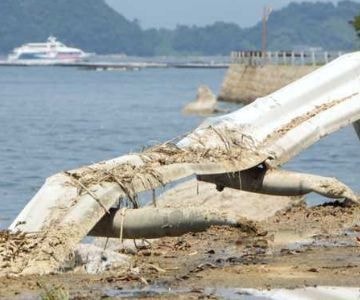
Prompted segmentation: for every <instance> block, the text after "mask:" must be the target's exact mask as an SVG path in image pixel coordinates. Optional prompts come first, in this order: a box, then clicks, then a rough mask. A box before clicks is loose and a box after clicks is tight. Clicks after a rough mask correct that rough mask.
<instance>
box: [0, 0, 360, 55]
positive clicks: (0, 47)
mask: <svg viewBox="0 0 360 300" xmlns="http://www.w3.org/2000/svg"><path fill="white" fill-rule="evenodd" d="M359 13H360V4H359V3H356V2H352V1H343V2H340V3H339V4H338V5H334V4H332V3H324V2H317V3H313V2H311V3H310V2H307V3H291V4H289V5H288V6H287V7H285V8H283V9H281V10H279V11H274V12H273V13H272V14H271V16H270V19H269V38H268V44H269V49H272V50H281V49H286V50H288V49H293V48H294V47H296V46H311V47H322V48H324V49H328V50H349V49H353V48H354V47H356V41H357V36H356V33H355V30H354V29H353V27H352V26H351V25H350V24H349V21H351V20H353V19H354V17H355V15H358V14H359ZM51 34H52V35H55V36H56V37H58V38H59V39H60V40H61V41H63V42H64V43H66V44H68V45H72V46H78V47H80V48H83V49H84V50H86V51H89V52H96V53H104V54H105V53H126V54H128V55H140V56H142V55H143V56H145V55H147V56H151V55H170V54H199V55H216V54H223V55H227V54H228V53H229V52H230V51H232V50H237V49H259V48H260V43H261V24H260V23H259V24H257V25H256V26H253V27H250V28H240V27H239V26H238V25H236V24H232V23H224V22H216V23H214V24H212V25H208V26H204V27H198V26H178V27H177V28H176V29H174V30H168V29H149V30H143V29H142V28H141V27H140V26H139V24H138V23H137V22H136V21H129V20H127V19H126V18H124V17H123V16H122V15H121V14H119V13H117V12H116V11H115V10H113V9H112V8H110V7H109V6H107V4H106V3H105V2H104V1H103V0H51V1H49V0H1V1H0V53H8V52H9V51H10V50H11V49H13V48H14V47H16V46H19V45H21V44H23V43H26V42H40V41H44V40H46V38H47V37H48V36H49V35H51Z"/></svg>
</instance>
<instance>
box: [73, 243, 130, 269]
mask: <svg viewBox="0 0 360 300" xmlns="http://www.w3.org/2000/svg"><path fill="white" fill-rule="evenodd" d="M130 261H131V260H130V258H129V257H128V256H127V255H124V254H120V253H117V252H115V251H112V250H107V249H106V250H104V249H103V248H100V247H97V246H95V245H92V244H79V245H78V246H77V247H76V249H75V267H83V268H84V270H85V271H86V273H89V274H99V273H102V272H104V271H108V270H111V269H118V268H123V269H127V268H129V267H130Z"/></svg>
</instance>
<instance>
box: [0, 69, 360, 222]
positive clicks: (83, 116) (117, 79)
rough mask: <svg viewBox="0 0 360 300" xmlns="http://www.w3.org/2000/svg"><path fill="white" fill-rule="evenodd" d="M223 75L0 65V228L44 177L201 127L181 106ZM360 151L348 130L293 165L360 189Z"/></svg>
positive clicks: (214, 86)
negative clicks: (182, 110)
mask: <svg viewBox="0 0 360 300" xmlns="http://www.w3.org/2000/svg"><path fill="white" fill-rule="evenodd" d="M224 74H225V71H224V70H190V69H184V70H179V69H149V70H142V71H138V72H95V71H82V70H77V69H70V68H69V69H68V68H51V67H49V68H46V67H44V68H42V67H35V68H5V67H3V68H0V201H1V206H0V228H4V227H6V226H8V225H9V223H10V221H11V220H12V219H13V218H14V217H15V216H16V214H17V213H18V212H19V211H20V210H21V209H22V207H23V206H24V205H25V204H26V202H27V201H28V200H29V199H30V198H31V197H32V196H33V195H34V194H35V192H36V191H37V190H38V189H39V187H40V186H41V184H42V183H43V181H44V179H45V178H46V177H47V176H49V175H51V174H53V173H56V172H58V171H61V170H66V169H70V168H75V167H78V166H81V165H84V164H89V163H92V162H97V161H99V160H104V159H109V158H112V157H115V156H119V155H121V154H124V153H126V152H129V151H137V150H140V149H141V147H142V146H144V145H149V144H155V143H158V142H160V141H165V140H167V139H170V138H173V137H175V136H178V135H180V134H183V133H185V132H187V131H189V130H190V129H192V128H194V127H196V126H197V125H198V124H199V123H200V122H201V121H202V119H201V118H198V117H186V116H183V115H182V114H181V109H182V107H183V106H184V105H185V104H186V103H188V102H189V101H191V100H193V99H194V97H195V94H196V89H197V87H198V85H200V84H207V85H209V86H210V87H211V88H212V89H213V90H214V91H215V92H218V91H219V88H220V85H221V82H222V79H223V77H224ZM359 147H360V144H359V141H358V139H357V137H356V135H355V133H354V131H353V129H352V128H346V129H344V130H342V131H340V132H338V133H336V134H334V135H332V136H330V137H328V138H326V139H325V140H323V141H321V142H320V143H318V144H317V145H315V146H313V147H312V148H311V149H310V150H308V151H306V152H304V153H303V154H301V156H299V157H298V158H297V159H295V160H294V161H292V162H291V163H290V164H289V165H288V168H290V169H295V170H300V171H307V172H312V173H316V174H320V175H326V176H337V177H338V178H339V179H341V180H343V181H344V182H345V183H347V184H349V185H350V186H351V187H353V188H354V189H355V190H356V191H357V192H359V191H360V182H359V171H358V169H359V162H360V151H359V150H360V148H359ZM312 199H315V200H314V201H319V199H318V198H316V197H312Z"/></svg>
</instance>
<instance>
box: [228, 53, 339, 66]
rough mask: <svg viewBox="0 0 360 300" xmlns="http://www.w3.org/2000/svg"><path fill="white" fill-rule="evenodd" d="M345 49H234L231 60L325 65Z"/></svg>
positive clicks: (253, 62) (239, 62)
mask: <svg viewBox="0 0 360 300" xmlns="http://www.w3.org/2000/svg"><path fill="white" fill-rule="evenodd" d="M344 53H345V52H343V51H300V52H299V51H267V52H262V51H233V52H231V54H230V61H231V63H233V64H245V65H254V66H257V65H312V66H317V65H325V64H327V63H328V62H330V61H332V60H334V59H336V58H338V57H339V56H341V55H343V54H344Z"/></svg>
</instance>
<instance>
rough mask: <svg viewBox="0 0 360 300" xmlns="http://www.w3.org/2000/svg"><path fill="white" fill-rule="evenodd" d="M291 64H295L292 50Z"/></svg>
mask: <svg viewBox="0 0 360 300" xmlns="http://www.w3.org/2000/svg"><path fill="white" fill-rule="evenodd" d="M291 65H292V66H293V65H295V53H294V51H291Z"/></svg>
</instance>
